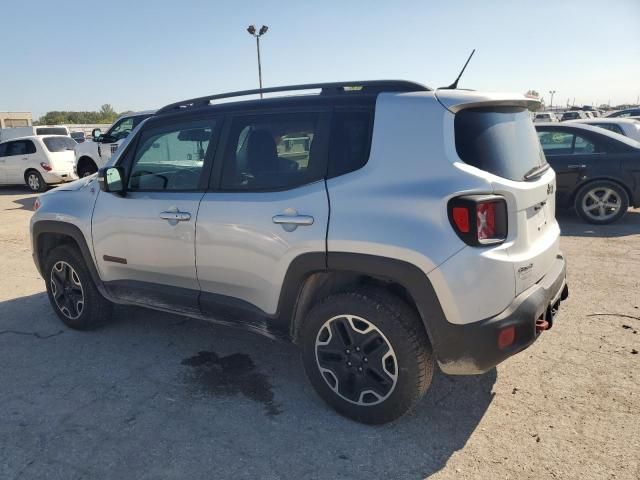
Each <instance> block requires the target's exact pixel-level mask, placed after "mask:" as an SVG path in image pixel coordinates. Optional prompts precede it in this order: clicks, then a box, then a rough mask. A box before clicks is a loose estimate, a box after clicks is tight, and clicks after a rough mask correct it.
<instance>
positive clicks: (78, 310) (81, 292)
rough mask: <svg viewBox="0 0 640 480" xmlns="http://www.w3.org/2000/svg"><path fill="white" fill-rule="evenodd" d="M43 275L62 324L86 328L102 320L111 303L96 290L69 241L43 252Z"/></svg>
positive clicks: (107, 313) (92, 326)
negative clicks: (45, 253)
mask: <svg viewBox="0 0 640 480" xmlns="http://www.w3.org/2000/svg"><path fill="white" fill-rule="evenodd" d="M45 263H46V264H45V269H44V272H43V277H44V280H45V282H46V285H47V295H48V297H49V301H50V302H51V306H52V307H53V309H54V311H55V312H56V314H57V315H58V317H59V318H60V320H62V321H63V322H64V323H65V325H67V326H68V327H70V328H73V329H76V330H88V329H92V328H95V327H97V326H99V325H102V324H103V323H105V322H106V321H107V320H108V319H109V318H110V316H111V309H112V304H111V302H109V301H108V300H107V299H105V298H104V297H103V296H102V294H101V293H100V292H99V291H98V289H97V288H96V286H95V284H94V283H93V279H92V278H91V274H90V273H89V269H88V268H87V266H86V264H85V263H84V259H83V258H82V256H81V255H80V253H79V252H78V250H77V249H76V248H73V247H71V246H70V245H62V246H60V247H56V248H55V249H53V250H52V251H51V253H50V254H49V255H48V256H47V259H46V262H45Z"/></svg>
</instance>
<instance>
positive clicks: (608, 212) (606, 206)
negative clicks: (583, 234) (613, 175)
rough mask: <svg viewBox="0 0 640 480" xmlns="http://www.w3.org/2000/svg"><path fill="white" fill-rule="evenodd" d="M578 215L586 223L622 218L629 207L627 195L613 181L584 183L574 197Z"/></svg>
mask: <svg viewBox="0 0 640 480" xmlns="http://www.w3.org/2000/svg"><path fill="white" fill-rule="evenodd" d="M574 205H575V209H576V212H577V213H578V215H580V217H581V218H582V219H583V220H584V221H585V222H588V223H592V224H595V225H606V224H609V223H613V222H615V221H617V220H619V219H620V218H622V217H623V216H624V215H625V214H626V213H627V209H628V208H629V195H628V194H627V192H626V190H625V189H624V188H623V187H622V186H620V185H619V184H617V183H615V182H611V181H609V180H597V181H595V182H590V183H588V184H586V185H584V186H583V187H582V188H580V190H578V193H577V194H576V198H575V203H574Z"/></svg>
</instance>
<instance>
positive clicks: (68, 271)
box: [50, 260, 84, 320]
mask: <svg viewBox="0 0 640 480" xmlns="http://www.w3.org/2000/svg"><path fill="white" fill-rule="evenodd" d="M50 282H51V295H52V296H53V299H54V301H55V302H56V306H57V307H58V309H59V310H60V312H62V314H63V315H64V316H65V317H67V318H68V319H70V320H75V319H76V318H78V317H79V316H80V315H82V312H83V311H84V290H83V288H82V283H80V277H78V274H77V273H76V271H75V270H74V269H73V267H72V266H71V265H69V264H68V263H67V262H64V261H62V260H61V261H59V262H56V264H55V265H54V266H53V268H52V269H51V279H50Z"/></svg>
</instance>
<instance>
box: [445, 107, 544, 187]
mask: <svg viewBox="0 0 640 480" xmlns="http://www.w3.org/2000/svg"><path fill="white" fill-rule="evenodd" d="M455 134H456V150H457V152H458V156H459V157H460V158H461V159H462V160H463V161H464V162H465V163H467V164H469V165H473V166H474V167H477V168H479V169H481V170H484V171H486V172H489V173H493V174H494V175H498V176H499V177H503V178H508V179H509V180H517V181H520V180H525V175H527V174H530V173H531V172H533V171H535V170H537V169H539V168H541V167H543V166H545V165H546V160H545V157H544V153H543V152H542V147H541V146H540V142H539V140H538V135H537V134H536V130H535V128H534V127H533V123H532V122H531V117H530V114H529V111H528V110H527V109H525V108H522V107H499V108H496V107H493V108H469V109H466V110H462V111H461V112H459V113H457V114H456V119H455Z"/></svg>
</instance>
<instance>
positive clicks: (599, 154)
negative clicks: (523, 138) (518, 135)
mask: <svg viewBox="0 0 640 480" xmlns="http://www.w3.org/2000/svg"><path fill="white" fill-rule="evenodd" d="M536 130H537V131H538V136H539V138H540V142H541V144H542V148H543V150H544V154H545V156H546V157H547V161H548V162H549V164H550V165H551V166H552V167H553V169H554V170H555V172H556V175H557V200H558V206H560V207H562V208H570V207H575V209H576V212H577V213H578V214H579V215H580V217H582V218H583V219H584V220H585V221H587V222H589V223H594V224H607V223H612V222H615V221H616V220H619V219H620V218H622V217H623V216H624V215H625V214H626V212H627V209H628V208H629V206H633V207H637V206H640V182H639V180H640V143H638V142H636V141H635V140H631V139H629V138H627V137H625V136H622V135H619V134H617V133H613V132H610V131H608V130H605V129H602V128H600V127H594V126H591V125H586V124H582V123H577V122H566V123H562V124H552V123H548V124H541V123H540V124H536Z"/></svg>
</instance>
